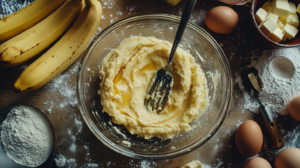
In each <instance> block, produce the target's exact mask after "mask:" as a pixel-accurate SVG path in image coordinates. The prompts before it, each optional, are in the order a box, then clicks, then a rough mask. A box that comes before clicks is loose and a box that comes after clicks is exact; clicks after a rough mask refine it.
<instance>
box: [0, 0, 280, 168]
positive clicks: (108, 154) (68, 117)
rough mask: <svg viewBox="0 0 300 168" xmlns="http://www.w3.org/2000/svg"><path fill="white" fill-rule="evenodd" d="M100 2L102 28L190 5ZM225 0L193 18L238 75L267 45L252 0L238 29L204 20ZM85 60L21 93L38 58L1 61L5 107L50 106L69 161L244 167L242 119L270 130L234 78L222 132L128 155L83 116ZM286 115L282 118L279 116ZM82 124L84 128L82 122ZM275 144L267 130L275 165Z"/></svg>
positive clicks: (209, 2)
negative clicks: (164, 155)
mask: <svg viewBox="0 0 300 168" xmlns="http://www.w3.org/2000/svg"><path fill="white" fill-rule="evenodd" d="M100 2H101V4H102V6H103V17H102V21H101V23H100V25H99V26H100V28H101V30H103V29H104V28H106V27H108V26H109V25H111V24H112V23H115V22H116V21H118V20H120V19H123V18H126V17H128V16H133V15H137V14H145V13H167V14H172V15H177V16H180V15H181V14H182V11H183V8H184V2H181V3H179V4H178V5H177V6H175V7H172V6H171V5H169V4H168V3H166V2H164V1H163V0H100ZM220 5H224V4H223V3H221V2H218V1H217V0H199V1H198V2H197V4H196V6H195V8H194V11H193V12H192V16H191V18H190V21H191V22H193V23H195V24H197V25H199V26H201V27H202V28H204V29H205V30H206V31H207V32H209V33H210V34H211V35H212V36H213V37H214V38H215V39H216V40H217V42H218V43H219V44H220V46H221V47H222V48H223V50H224V52H225V54H226V56H227V59H228V61H229V63H230V68H231V70H232V75H233V76H232V78H233V79H235V78H236V76H238V75H240V73H241V71H242V70H244V69H245V68H246V66H247V65H249V64H250V63H251V60H257V59H258V58H259V56H260V55H261V54H262V52H263V51H264V50H265V49H266V48H265V47H264V46H262V45H261V44H260V43H259V42H258V41H256V39H254V38H253V34H252V31H251V29H250V25H249V18H248V17H249V11H250V5H251V4H250V5H244V6H233V7H232V8H233V9H234V10H235V11H236V12H237V13H238V15H239V19H240V20H239V23H238V26H237V28H236V30H235V31H234V32H232V33H230V34H226V35H219V34H216V33H213V32H212V31H210V30H209V29H208V28H207V27H206V25H205V23H204V18H205V15H206V14H207V12H208V11H209V10H210V9H212V8H213V7H216V6H220ZM79 61H80V59H78V60H77V61H76V63H75V64H73V65H72V66H71V67H70V68H69V69H68V70H66V71H65V72H63V74H62V75H66V76H65V77H64V76H62V75H61V76H60V77H58V78H57V79H55V82H52V83H50V84H48V85H46V86H45V87H43V88H41V89H38V90H36V91H33V92H29V93H19V94H17V93H15V92H14V91H13V89H12V85H13V83H14V81H15V80H16V79H17V77H18V76H19V75H20V73H21V72H22V70H23V69H24V68H25V67H26V65H28V64H29V63H30V62H32V61H29V62H28V63H26V64H24V65H22V66H18V67H14V68H2V67H0V79H1V80H0V110H1V109H3V108H4V107H6V106H8V105H11V104H15V103H27V104H30V105H33V106H36V107H38V108H39V109H41V110H42V111H44V112H45V113H46V114H47V116H48V117H49V119H50V121H51V123H52V124H53V126H54V131H55V136H56V142H55V143H56V144H55V151H54V152H55V153H54V155H55V156H61V155H62V156H64V157H65V158H66V159H68V160H69V162H68V163H66V167H89V166H93V165H94V166H96V165H98V167H119V168H120V167H168V168H173V167H181V166H183V165H184V164H186V163H188V162H190V161H192V160H195V159H198V160H200V161H201V162H202V163H204V164H206V165H210V166H211V167H226V168H233V167H242V166H243V165H244V162H245V161H246V159H247V158H245V157H243V156H242V155H241V154H239V152H238V151H237V149H236V147H235V142H234V135H235V131H236V129H237V125H239V124H240V123H241V122H243V121H245V120H246V119H254V120H255V121H257V122H258V123H259V124H260V125H261V128H262V129H263V133H264V135H267V133H266V130H265V128H264V126H263V120H262V118H261V117H260V115H259V114H255V113H251V112H248V111H244V112H241V111H242V110H243V109H242V108H241V107H242V106H241V104H242V103H243V102H244V98H243V93H242V91H241V90H240V89H239V87H238V84H236V83H234V85H233V88H234V89H233V99H232V103H231V108H230V111H229V113H228V115H227V117H226V119H225V122H224V123H223V125H222V127H221V128H220V129H219V131H218V132H217V133H216V135H214V136H213V137H212V139H211V140H209V141H208V142H207V143H206V144H205V145H203V146H202V147H200V148H198V149H197V150H195V151H193V152H191V153H189V154H187V155H184V156H181V157H178V158H174V159H169V160H160V161H143V160H138V159H132V158H129V157H126V156H123V155H121V154H118V153H116V152H114V151H112V150H111V149H109V148H108V147H106V146H105V145H104V144H102V143H101V142H100V141H99V140H98V139H97V138H96V137H95V136H94V135H93V134H92V133H91V132H90V130H89V129H88V128H87V126H86V125H85V123H84V121H83V120H82V118H81V114H80V112H79V110H78V108H77V106H76V102H75V103H74V101H75V100H76V93H75V91H76V90H75V87H76V84H75V81H76V69H77V66H78V63H79ZM59 82H60V83H59ZM57 85H59V86H61V85H63V87H61V88H59V87H55V86H57ZM47 111H48V112H47ZM49 112H50V113H49ZM283 120H285V117H281V118H279V121H278V122H280V121H283ZM81 126H82V128H80V127H81ZM279 126H280V123H279ZM269 144H270V140H269V139H268V137H267V136H265V140H264V146H263V149H262V151H261V152H260V153H259V155H260V156H262V157H264V158H266V159H267V160H268V161H270V162H271V163H272V165H273V162H274V157H275V156H274V155H272V154H271V155H270V154H269V152H267V153H265V151H270V150H272V148H271V146H270V145H269ZM72 151H73V152H72ZM74 151H75V152H74ZM72 159H74V160H72ZM91 163H95V164H91ZM47 167H49V168H50V167H56V166H55V164H54V162H50V163H49V164H48V166H47Z"/></svg>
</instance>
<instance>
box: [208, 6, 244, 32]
mask: <svg viewBox="0 0 300 168" xmlns="http://www.w3.org/2000/svg"><path fill="white" fill-rule="evenodd" d="M238 21H239V16H238V14H237V13H236V12H235V11H234V10H233V9H231V8H229V7H227V6H218V7H215V8H213V9H212V10H210V11H209V12H208V14H207V15H206V17H205V24H206V26H207V27H208V28H209V29H210V30H212V31H213V32H215V33H219V34H227V33H230V32H232V31H233V30H234V29H235V27H236V26H237V24H238Z"/></svg>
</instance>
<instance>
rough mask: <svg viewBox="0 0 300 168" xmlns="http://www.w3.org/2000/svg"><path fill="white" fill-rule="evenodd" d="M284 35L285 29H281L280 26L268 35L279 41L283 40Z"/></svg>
mask: <svg viewBox="0 0 300 168" xmlns="http://www.w3.org/2000/svg"><path fill="white" fill-rule="evenodd" d="M283 36H284V32H283V30H281V29H279V28H276V29H275V30H274V31H273V32H272V34H271V35H270V36H268V37H269V39H271V40H272V41H274V42H279V41H281V40H282V38H283Z"/></svg>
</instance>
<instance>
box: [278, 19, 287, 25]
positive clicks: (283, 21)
mask: <svg viewBox="0 0 300 168" xmlns="http://www.w3.org/2000/svg"><path fill="white" fill-rule="evenodd" d="M278 20H280V21H281V22H282V23H283V24H284V25H285V24H286V19H285V18H282V17H279V18H278Z"/></svg>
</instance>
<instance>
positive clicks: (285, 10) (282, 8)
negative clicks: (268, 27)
mask: <svg viewBox="0 0 300 168" xmlns="http://www.w3.org/2000/svg"><path fill="white" fill-rule="evenodd" d="M273 13H274V14H276V15H278V16H280V17H283V18H288V16H289V14H290V6H289V3H288V1H285V0H277V1H275V3H274V6H273Z"/></svg>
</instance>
